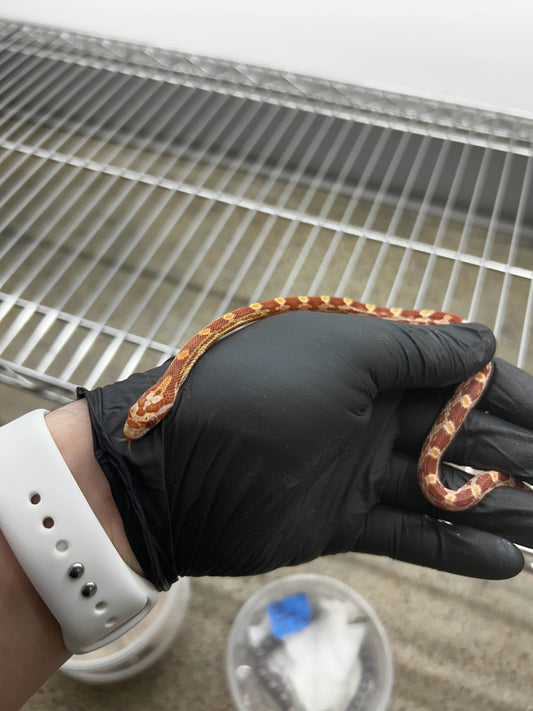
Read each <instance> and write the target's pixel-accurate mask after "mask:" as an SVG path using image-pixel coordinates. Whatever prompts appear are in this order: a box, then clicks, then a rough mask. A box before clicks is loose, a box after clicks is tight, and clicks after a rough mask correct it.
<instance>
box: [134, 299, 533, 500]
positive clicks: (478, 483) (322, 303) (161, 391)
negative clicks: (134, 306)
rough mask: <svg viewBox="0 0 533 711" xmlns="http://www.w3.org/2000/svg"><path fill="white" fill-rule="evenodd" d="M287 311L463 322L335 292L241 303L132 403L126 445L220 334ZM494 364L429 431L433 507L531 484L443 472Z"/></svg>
mask: <svg viewBox="0 0 533 711" xmlns="http://www.w3.org/2000/svg"><path fill="white" fill-rule="evenodd" d="M288 311H318V312H322V313H336V314H355V315H363V316H373V317H376V318H382V319H385V320H388V321H399V322H402V323H412V324H420V325H426V326H427V325H445V324H452V323H461V322H462V321H463V319H462V318H461V317H460V316H456V315H455V314H451V313H448V312H445V311H434V310H426V309H424V310H420V311H418V310H412V309H401V308H386V307H383V306H376V305H374V304H363V303H359V302H357V301H353V300H352V299H347V298H340V297H336V296H290V297H279V298H277V299H270V300H268V301H261V302H258V303H254V304H250V305H248V306H243V307H242V308H239V309H236V310H235V311H230V312H229V313H227V314H224V316H221V317H220V318H217V319H216V320H215V321H212V322H211V323H210V324H209V325H208V326H206V327H205V328H203V329H202V330H201V331H198V333H196V334H195V335H194V336H193V337H192V338H190V339H189V340H188V341H187V343H186V344H185V345H184V346H183V348H182V349H181V350H180V351H179V353H178V354H177V355H176V357H175V358H174V360H173V361H172V362H171V363H170V365H169V366H168V368H167V370H166V371H165V372H164V373H163V375H162V376H161V378H160V379H159V380H158V381H157V382H156V383H155V384H154V385H152V386H151V387H150V388H149V389H148V390H147V391H146V392H145V393H143V395H141V397H140V398H139V399H138V400H137V401H136V402H135V403H134V405H132V407H131V408H130V410H129V412H128V418H127V420H126V423H125V425H124V436H125V438H126V440H127V441H128V444H129V443H131V441H132V440H135V439H139V438H141V437H144V435H146V434H147V433H148V432H149V431H150V430H151V429H153V428H154V427H155V426H156V425H157V424H158V423H159V422H160V421H161V420H162V419H163V418H164V417H165V415H166V414H167V413H168V412H169V411H170V410H171V408H172V406H173V404H174V402H175V400H176V396H177V394H178V390H179V388H180V387H181V386H182V384H183V383H184V382H185V380H186V378H187V376H188V375H189V373H190V372H191V370H192V368H193V367H194V365H195V363H196V362H197V361H198V359H199V358H200V357H201V356H202V355H203V354H204V353H205V352H206V351H207V350H208V349H209V348H210V347H211V346H212V345H213V344H214V343H216V341H218V340H219V339H220V338H221V337H222V336H225V335H227V334H229V333H231V332H232V331H234V330H235V329H237V328H240V327H241V326H244V325H246V324H249V323H252V322H253V321H258V320H260V319H264V318H268V317H269V316H274V315H275V314H280V313H286V312H288ZM490 372H491V364H490V363H489V364H487V365H486V366H485V367H484V368H483V369H482V370H481V371H480V372H479V373H476V374H475V375H473V376H472V377H470V378H468V379H467V380H465V381H464V382H463V383H461V384H460V385H459V386H458V387H457V389H456V390H455V392H454V394H453V395H452V397H451V398H450V400H449V401H448V402H447V404H446V405H445V407H444V408H443V410H442V412H441V413H440V414H439V416H438V417H437V419H436V420H435V423H434V425H433V427H432V429H431V431H430V432H429V434H428V436H427V438H426V440H425V442H424V444H423V446H422V450H421V453H420V458H419V461H418V481H419V485H420V488H421V490H422V493H423V494H424V496H425V497H426V499H427V500H428V501H429V502H430V503H431V504H433V505H434V506H436V507H438V508H440V509H444V510H447V511H463V510H465V509H469V508H471V507H472V506H474V505H475V504H477V503H478V502H479V501H480V500H481V499H482V498H483V497H484V496H485V495H486V494H488V493H489V492H490V491H492V490H493V489H496V488H497V487H499V486H509V487H514V488H521V489H522V488H528V487H527V485H525V484H523V482H521V481H520V480H517V479H515V478H513V477H510V476H508V475H507V474H503V473H502V472H497V471H485V472H480V473H478V474H476V475H475V476H473V477H472V478H471V479H469V480H468V481H467V482H466V483H465V484H463V486H461V487H460V488H458V489H448V488H446V487H445V486H444V485H443V484H442V482H441V480H440V477H439V465H440V462H441V460H442V456H443V454H444V452H445V450H446V449H447V447H448V446H449V444H450V443H451V442H452V440H453V438H454V437H455V435H456V434H457V431H458V430H459V428H460V427H461V425H462V423H463V422H464V420H465V418H466V416H467V415H468V413H469V412H470V411H471V410H472V408H473V407H474V406H475V405H476V403H477V402H478V400H479V398H480V397H481V395H482V394H483V391H484V389H485V387H486V385H487V382H488V380H489V378H490Z"/></svg>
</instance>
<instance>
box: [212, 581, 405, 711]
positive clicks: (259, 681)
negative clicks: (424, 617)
mask: <svg viewBox="0 0 533 711" xmlns="http://www.w3.org/2000/svg"><path fill="white" fill-rule="evenodd" d="M226 666H227V675H228V682H229V687H230V690H231V694H232V696H233V701H234V703H235V706H236V708H237V709H239V711H289V710H290V711H384V710H385V709H386V708H387V705H388V702H389V699H390V694H391V690H392V683H393V663H392V652H391V648H390V644H389V641H388V639H387V635H386V633H385V630H384V628H383V626H382V624H381V622H380V621H379V618H378V616H377V615H376V613H375V612H374V610H373V609H372V608H371V607H370V605H369V604H368V603H367V602H366V601H365V600H364V599H363V598H362V597H361V596H360V595H358V594H357V593H356V592H355V590H353V589H352V588H351V587H349V586H348V585H345V584H344V583H341V582H340V581H338V580H335V579H334V578H329V577H326V576H322V575H290V576H287V577H285V578H281V579H279V580H276V581H274V582H272V583H270V584H268V585H266V586H265V587H263V588H261V589H260V590H258V591H257V592H256V593H255V594H254V595H253V596H252V597H251V598H250V599H249V600H248V601H247V602H246V603H245V605H244V606H243V607H242V608H241V610H240V612H239V614H238V615H237V617H236V618H235V621H234V623H233V627H232V629H231V632H230V636H229V639H228V645H227V654H226Z"/></svg>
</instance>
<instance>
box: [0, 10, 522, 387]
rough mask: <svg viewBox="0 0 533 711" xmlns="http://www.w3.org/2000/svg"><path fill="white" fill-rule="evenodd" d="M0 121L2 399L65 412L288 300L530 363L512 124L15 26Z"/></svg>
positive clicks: (518, 166)
mask: <svg viewBox="0 0 533 711" xmlns="http://www.w3.org/2000/svg"><path fill="white" fill-rule="evenodd" d="M0 102H1V103H0V106H1V113H0V149H1V153H0V380H2V381H4V382H7V383H11V384H15V385H18V386H21V387H26V388H33V389H38V390H42V391H44V392H46V393H47V395H48V396H50V397H53V398H55V399H57V400H58V401H64V400H66V399H70V397H71V395H72V391H73V385H74V384H84V385H86V386H87V387H92V386H94V385H96V384H101V383H104V382H110V381H112V380H114V379H117V378H122V377H126V376H127V375H128V374H130V373H131V372H133V371H134V370H140V369H144V368H148V367H151V366H153V365H155V364H156V363H158V362H160V361H162V360H163V359H165V358H166V357H168V356H170V355H172V354H174V353H175V352H176V350H177V348H178V347H179V346H180V344H181V343H183V341H184V340H185V339H186V338H187V337H188V336H189V335H191V334H192V333H193V332H194V331H196V330H198V329H199V328H201V327H202V326H203V325H205V324H206V323H207V322H209V321H210V320H211V319H213V318H214V317H215V316H217V315H220V314H221V313H223V312H224V311H226V310H229V309H231V308H234V307H236V306H238V305H243V304H245V303H249V302H250V301H253V300H259V299H262V298H270V297H272V296H277V295H290V294H296V293H308V294H309V293H329V294H336V295H346V296H350V297H352V298H355V299H358V300H361V301H372V302H374V303H378V304H381V305H389V306H391V305H398V306H404V307H415V308H423V307H427V308H444V309H446V310H450V311H455V312H457V313H460V314H462V315H463V316H464V317H466V318H469V319H471V320H474V319H475V320H480V321H483V322H485V323H487V324H488V325H490V326H492V327H493V328H494V329H495V331H496V334H497V336H498V338H499V353H500V354H501V355H503V356H504V357H506V358H508V359H509V360H511V361H513V362H515V363H518V364H519V365H520V366H522V367H531V365H532V363H533V353H532V346H531V339H530V334H531V316H532V308H533V289H532V277H533V242H532V240H533V231H532V228H533V199H532V196H531V154H532V142H533V123H532V122H530V121H527V120H526V119H523V118H518V117H513V116H509V115H504V114H496V113H490V112H486V111H485V112H483V111H475V110H473V109H469V108H465V107H461V106H454V105H450V104H443V103H439V102H435V101H427V100H422V99H416V98H412V97H405V96H401V95H395V94H390V93H384V92H378V91H372V90H369V89H362V88H360V87H354V86H349V85H341V84H338V83H334V84H333V83H329V82H325V81H320V80H317V79H312V78H309V77H303V76H297V75H291V74H287V73H281V72H274V71H270V70H266V69H261V68H257V67H250V66H244V65H240V64H232V63H228V62H221V61H215V60H212V59H208V58H203V57H196V56H191V55H183V54H178V53H174V52H169V51H164V50H161V49H155V48H152V47H143V46H138V45H132V44H125V43H119V42H116V41H109V40H106V39H103V38H94V37H86V36H83V35H79V34H74V33H70V32H63V31H60V30H54V29H50V28H43V27H38V26H31V25H21V24H16V23H13V22H0Z"/></svg>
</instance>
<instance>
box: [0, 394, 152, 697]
mask: <svg viewBox="0 0 533 711" xmlns="http://www.w3.org/2000/svg"><path fill="white" fill-rule="evenodd" d="M46 424H47V426H48V428H49V430H50V433H51V434H52V437H53V439H54V441H55V443H56V445H57V447H58V449H59V451H60V452H61V454H62V456H63V458H64V460H65V462H66V464H67V466H68V467H69V469H70V471H71V473H72V475H73V476H74V478H75V479H76V481H77V483H78V485H79V486H80V488H81V490H82V491H83V493H84V495H85V497H86V499H87V501H88V502H89V504H90V506H91V508H92V509H93V511H94V513H95V514H96V516H97V517H98V519H99V521H100V523H101V525H102V526H103V528H104V530H105V531H106V533H107V535H108V536H109V538H110V539H111V541H112V542H113V544H114V545H115V547H116V549H117V550H118V552H119V553H120V555H121V556H122V558H123V559H124V560H125V562H126V563H127V564H128V565H129V566H130V567H132V568H133V569H134V570H136V571H137V572H140V573H141V572H142V571H141V570H140V568H139V565H138V563H137V561H136V559H135V556H134V554H133V552H132V550H131V548H130V546H129V543H128V540H127V538H126V534H125V532H124V528H123V526H122V520H121V518H120V515H119V513H118V510H117V508H116V506H115V503H114V501H113V498H112V495H111V491H110V488H109V484H108V483H107V479H106V477H105V475H104V473H103V472H102V470H101V468H100V466H99V465H98V463H97V462H96V459H95V458H94V455H93V450H92V436H91V428H90V421H89V413H88V409H87V404H86V402H85V401H84V400H81V401H78V402H73V403H70V404H69V405H66V406H65V407H62V408H59V409H58V410H55V411H54V412H51V413H50V414H49V415H47V416H46ZM28 446H31V443H30V442H28ZM0 566H1V570H2V576H1V578H0V688H1V689H2V694H1V695H0V710H1V711H12V709H18V708H20V706H21V705H22V704H23V703H24V702H25V701H26V699H27V698H29V697H30V696H31V695H32V694H33V693H34V692H35V691H37V689H38V688H39V687H40V686H41V685H42V684H43V683H44V682H45V681H46V680H47V679H48V677H50V676H51V675H52V674H53V673H54V672H55V671H56V670H57V669H58V668H59V667H60V666H61V664H63V662H65V661H66V660H67V659H68V657H69V652H68V651H67V649H66V648H65V647H64V645H63V640H62V637H61V630H60V627H59V625H58V623H57V622H56V620H55V618H54V617H53V616H52V614H51V613H50V611H49V610H48V608H47V607H46V605H45V604H44V603H43V602H42V600H41V598H40V597H39V595H38V594H37V592H36V591H35V589H34V587H33V585H32V584H31V583H30V581H29V580H28V578H27V577H26V575H25V573H24V571H23V570H22V568H21V567H20V565H19V564H18V561H17V559H16V558H15V556H14V555H13V553H12V552H11V549H10V548H9V546H8V544H7V542H6V540H5V538H4V537H3V535H2V534H1V532H0Z"/></svg>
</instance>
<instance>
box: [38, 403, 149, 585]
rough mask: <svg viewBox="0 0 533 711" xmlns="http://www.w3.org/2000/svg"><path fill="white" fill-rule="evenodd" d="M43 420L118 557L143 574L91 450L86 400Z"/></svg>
mask: <svg viewBox="0 0 533 711" xmlns="http://www.w3.org/2000/svg"><path fill="white" fill-rule="evenodd" d="M45 422H46V425H47V427H48V429H49V431H50V434H51V435H52V439H53V440H54V442H55V444H56V446H57V448H58V450H59V452H60V453H61V456H62V457H63V459H64V460H65V463H66V465H67V467H68V468H69V470H70V472H71V473H72V476H73V478H74V479H75V481H76V483H77V484H78V486H79V487H80V489H81V491H82V493H83V495H84V496H85V498H86V499H87V503H88V504H89V506H90V507H91V509H92V510H93V512H94V514H95V516H96V517H97V518H98V521H99V522H100V525H101V526H102V528H103V529H104V531H105V532H106V534H107V536H108V538H109V539H110V541H111V542H112V543H113V545H114V547H115V548H116V550H117V552H118V553H119V555H120V557H121V558H122V559H123V560H124V562H125V563H126V564H127V565H128V566H129V567H130V568H131V569H132V570H134V571H135V572H136V573H138V574H139V575H143V571H142V569H141V566H140V564H139V562H138V560H137V558H136V557H135V554H134V553H133V550H132V548H131V546H130V544H129V541H128V538H127V536H126V532H125V530H124V525H123V523H122V518H121V516H120V513H119V511H118V508H117V506H116V504H115V501H114V499H113V495H112V493H111V488H110V486H109V483H108V481H107V478H106V476H105V474H104V472H103V471H102V469H101V467H100V465H99V464H98V462H97V460H96V458H95V456H94V453H93V440H92V434H91V423H90V417H89V409H88V406H87V402H86V401H85V400H77V401H75V402H71V403H69V404H68V405H65V406H63V407H60V408H58V409H57V410H53V411H52V412H49V413H48V414H47V415H46V416H45Z"/></svg>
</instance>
